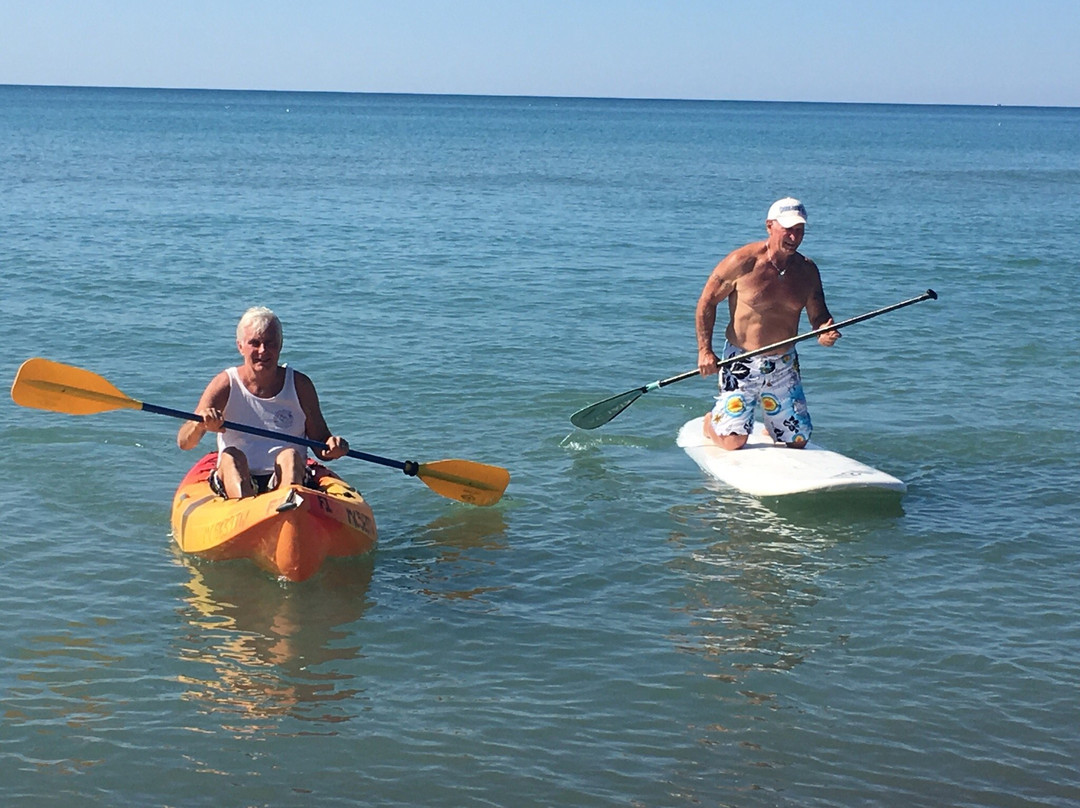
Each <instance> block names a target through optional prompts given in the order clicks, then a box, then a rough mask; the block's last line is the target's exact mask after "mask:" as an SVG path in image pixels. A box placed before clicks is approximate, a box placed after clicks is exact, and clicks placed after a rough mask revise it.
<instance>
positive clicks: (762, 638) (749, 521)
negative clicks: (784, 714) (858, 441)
mask: <svg viewBox="0 0 1080 808" xmlns="http://www.w3.org/2000/svg"><path fill="white" fill-rule="evenodd" d="M713 493H714V496H712V497H711V498H710V499H709V500H708V501H705V502H703V503H701V504H699V505H696V506H685V507H682V508H678V509H676V510H675V511H674V512H673V516H674V518H675V519H676V521H677V522H679V523H680V524H681V525H682V527H683V530H682V531H680V532H678V533H676V534H674V535H673V536H672V539H673V540H674V541H676V542H679V543H680V544H683V545H684V546H685V548H686V552H685V553H684V554H681V555H680V556H679V558H678V559H676V560H675V561H673V562H672V565H673V566H674V567H676V568H678V569H679V571H680V572H681V573H682V575H683V576H684V577H685V580H686V587H685V591H686V606H685V609H686V612H687V614H688V615H689V617H690V626H691V627H692V629H693V631H692V632H689V633H688V635H687V636H686V637H685V638H684V641H683V647H684V648H685V649H686V650H688V651H691V652H693V653H697V654H701V655H703V656H704V657H705V658H707V659H709V660H710V661H711V662H712V663H713V664H712V665H710V666H709V668H707V670H706V675H707V676H710V677H714V678H717V679H720V680H724V681H729V682H739V681H743V680H745V679H746V678H747V677H748V676H749V675H750V674H751V673H755V672H776V671H787V670H790V669H792V668H794V667H795V666H796V665H798V664H800V663H801V662H802V661H803V660H804V659H805V657H806V655H807V653H808V650H807V649H806V648H805V647H802V646H801V645H800V644H798V643H795V642H793V641H792V640H791V639H790V635H791V633H792V632H793V630H795V629H796V628H800V627H805V625H806V618H805V616H804V612H805V610H806V609H808V608H810V607H812V606H814V605H815V604H816V603H817V602H818V600H819V599H820V598H821V597H822V595H823V591H822V588H821V585H820V583H819V579H820V578H821V576H822V575H823V574H826V573H829V572H832V571H835V570H836V569H837V568H838V567H840V566H851V565H860V564H865V563H869V561H870V559H868V558H866V557H865V556H864V555H861V554H859V553H850V554H837V553H836V547H837V545H838V544H840V543H843V542H848V541H853V540H856V539H858V538H859V536H860V535H864V534H865V532H866V531H868V530H872V529H874V526H875V522H880V521H881V520H885V521H886V522H889V521H891V520H892V518H893V517H894V515H895V513H896V510H895V509H896V508H899V499H898V498H897V497H895V496H890V497H888V498H886V499H875V498H871V499H870V500H867V499H866V498H865V497H862V498H854V499H853V498H850V497H844V496H842V495H837V496H836V497H818V498H816V499H803V500H801V501H799V500H797V499H791V498H788V499H787V500H786V501H784V502H782V503H778V502H775V501H774V502H762V501H759V500H756V499H753V498H750V497H745V496H743V495H741V494H738V493H737V492H734V491H731V490H730V489H723V488H722V489H719V490H715V491H713ZM901 512H902V511H901ZM744 695H746V694H744ZM747 697H748V698H751V697H750V696H747ZM752 698H753V700H756V701H761V700H762V699H767V698H769V696H768V695H767V694H765V695H763V694H761V693H756V692H755V693H754V694H753V696H752Z"/></svg>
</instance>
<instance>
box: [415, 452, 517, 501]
mask: <svg viewBox="0 0 1080 808" xmlns="http://www.w3.org/2000/svg"><path fill="white" fill-rule="evenodd" d="M416 476H417V477H419V478H420V480H421V481H422V482H423V483H424V485H426V486H427V487H428V488H430V489H431V490H432V491H434V492H435V493H436V494H440V495H441V496H444V497H447V498H448V499H456V500H457V501H458V502H467V503H469V504H470V505H494V504H495V503H496V502H498V501H499V500H500V499H502V495H503V492H504V491H505V490H506V486H507V485H509V483H510V472H509V471H507V470H506V469H504V468H499V467H498V466H488V465H486V464H484V463H476V462H474V461H472V460H437V461H435V462H434V463H421V464H420V468H419V470H418V471H417V472H416Z"/></svg>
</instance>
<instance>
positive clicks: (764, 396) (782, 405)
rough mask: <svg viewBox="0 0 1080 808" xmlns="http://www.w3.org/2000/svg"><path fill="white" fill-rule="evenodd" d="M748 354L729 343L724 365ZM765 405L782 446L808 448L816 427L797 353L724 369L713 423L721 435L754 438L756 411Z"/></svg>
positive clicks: (772, 431)
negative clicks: (811, 434) (727, 361)
mask: <svg viewBox="0 0 1080 808" xmlns="http://www.w3.org/2000/svg"><path fill="white" fill-rule="evenodd" d="M741 353H746V351H744V350H743V349H742V348H740V347H739V346H738V345H732V344H731V343H726V344H725V345H724V356H723V359H725V360H727V359H730V358H731V357H733V356H738V355H739V354H741ZM758 404H760V406H761V412H762V415H763V416H764V419H765V426H766V428H767V429H768V431H769V434H771V435H772V436H773V438H774V439H775V440H777V441H780V442H782V443H788V444H793V445H796V446H799V445H802V444H804V443H806V442H807V441H808V440H810V433H811V432H812V431H813V427H812V426H811V424H810V413H809V411H808V410H807V408H806V395H805V394H804V393H803V386H802V376H800V375H799V356H798V354H797V353H796V352H795V349H794V348H792V349H791V350H790V351H787V352H786V353H783V354H774V355H771V356H753V357H750V358H749V359H743V360H741V361H739V362H733V363H732V364H730V365H725V366H723V367H722V368H720V394H719V395H718V396H717V397H716V405H715V406H714V407H713V410H712V414H711V416H710V417H711V418H712V425H713V429H714V430H715V431H716V434H717V435H749V434H750V433H751V432H753V430H754V409H755V406H756V405H758Z"/></svg>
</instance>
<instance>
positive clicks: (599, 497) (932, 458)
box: [0, 86, 1080, 807]
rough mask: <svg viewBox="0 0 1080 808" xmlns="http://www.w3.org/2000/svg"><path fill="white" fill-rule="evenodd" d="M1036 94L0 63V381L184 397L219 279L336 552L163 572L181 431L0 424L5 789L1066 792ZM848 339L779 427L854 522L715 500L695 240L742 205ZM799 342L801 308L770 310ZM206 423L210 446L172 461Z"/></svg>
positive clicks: (203, 358)
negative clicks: (583, 415) (283, 366)
mask: <svg viewBox="0 0 1080 808" xmlns="http://www.w3.org/2000/svg"><path fill="white" fill-rule="evenodd" d="M1078 134H1080V110H1075V109H1034V108H1030V109H1025V108H1004V107H993V108H966V107H916V106H863V105H821V104H770V103H760V104H755V103H704V102H693V103H692V102H674V101H671V102H664V101H613V100H611V101H609V100H587V99H577V100H569V99H538V98H472V97H422V96H380V95H334V94H298V93H297V94H294V93H254V92H252V93H247V92H202V91H191V92H185V91H152V90H119V89H115V90H112V89H70V88H41V87H10V86H9V87H0V166H2V169H0V244H2V247H3V249H0V279H2V280H3V294H2V295H0V345H2V346H3V347H2V352H0V375H2V376H3V377H4V378H5V379H7V380H8V381H9V382H10V380H11V379H13V378H14V375H15V371H16V369H17V368H18V366H19V364H20V363H21V362H22V361H23V360H25V359H27V358H29V357H31V356H45V357H48V358H51V359H55V360H58V361H62V362H66V363H69V364H73V365H77V366H80V367H85V368H87V369H89V370H92V371H94V372H96V373H99V374H101V375H103V376H105V377H106V378H107V379H109V380H110V381H111V382H113V383H114V384H115V385H117V386H118V387H120V388H121V389H122V390H123V391H124V392H125V393H127V394H128V395H129V396H131V397H133V398H135V399H138V400H140V401H146V402H150V403H154V404H160V405H164V406H168V407H174V408H179V409H193V408H194V406H195V403H196V401H197V399H198V397H199V394H200V393H201V391H202V388H203V387H204V385H205V384H206V382H207V381H208V380H209V379H210V377H211V376H212V375H213V374H214V373H216V372H217V371H218V370H220V369H221V368H223V367H225V366H227V365H228V364H231V363H234V362H235V361H236V359H237V357H236V354H235V348H234V346H233V331H234V328H235V323H236V320H237V319H238V317H239V315H240V313H241V312H242V311H243V310H244V309H245V308H247V307H248V306H250V305H256V304H261V305H268V306H270V307H272V308H273V309H275V311H277V312H278V313H279V315H280V316H281V318H282V320H283V321H284V324H285V350H284V354H283V358H284V359H285V360H286V361H288V362H290V363H292V364H294V365H295V366H297V367H299V368H300V369H302V370H304V371H305V372H307V373H308V374H309V375H310V376H312V378H313V379H314V380H315V382H316V385H317V387H318V390H319V394H320V398H321V400H322V404H323V409H324V412H325V414H326V416H327V419H328V421H329V423H330V425H331V427H332V429H333V430H334V431H335V432H338V433H341V434H344V435H346V436H347V437H348V438H349V439H350V441H351V443H352V445H353V446H354V448H358V449H362V450H364V451H368V452H373V453H375V454H381V455H384V456H389V457H392V458H396V459H415V460H420V461H431V460H438V459H442V458H447V457H460V458H466V459H471V460H477V461H480V462H485V463H491V464H494V465H501V466H505V467H506V468H508V469H510V471H511V473H512V475H513V479H512V482H511V484H510V487H509V489H508V491H507V494H506V496H505V497H504V499H503V500H502V502H500V503H499V504H498V505H497V506H495V507H493V508H489V509H478V508H470V507H468V506H465V505H461V504H459V503H455V502H452V501H450V500H447V499H444V498H441V497H439V496H438V495H436V494H435V493H434V492H432V491H430V490H428V489H427V488H426V487H424V485H423V484H422V483H421V482H420V481H418V480H415V479H410V478H406V477H404V476H403V475H401V474H400V473H398V472H396V471H393V470H391V469H386V468H383V467H381V466H376V465H371V464H365V463H362V462H359V461H356V460H351V459H343V460H339V461H337V463H336V468H337V470H338V471H339V472H340V473H342V474H343V475H344V476H346V477H347V478H348V479H349V480H350V481H351V482H353V483H354V484H355V485H356V486H357V487H359V488H360V489H361V490H363V491H364V493H365V496H366V497H367V498H368V500H369V501H370V502H371V504H372V506H373V508H374V509H375V513H376V519H377V521H378V524H379V529H380V542H379V546H378V548H377V550H376V551H375V552H374V553H373V554H372V555H370V556H369V557H367V558H365V559H359V560H351V561H342V562H336V563H330V564H328V565H327V567H326V569H325V570H324V571H323V572H322V573H321V574H320V575H319V576H318V577H316V578H315V579H313V580H311V581H308V582H305V583H303V584H282V583H279V582H277V581H275V580H272V579H270V578H269V577H268V576H266V575H265V574H263V573H262V572H260V571H259V570H257V569H256V568H255V567H254V566H253V565H251V564H248V563H246V562H229V563H219V564H213V563H205V562H199V561H197V560H193V559H191V558H188V557H184V556H183V555H182V554H180V553H179V552H178V551H177V550H176V549H175V547H174V545H173V542H172V540H171V538H170V535H169V524H168V523H169V505H170V500H171V497H172V493H173V490H174V489H175V486H176V484H177V483H178V482H179V479H180V477H181V475H182V474H183V472H184V471H185V470H186V469H187V468H188V466H190V464H191V463H193V462H194V461H195V459H196V455H197V454H198V453H196V452H192V453H184V452H181V451H180V450H179V449H177V448H176V445H175V440H174V438H175V432H176V428H177V427H178V425H179V424H178V422H176V421H174V420H172V419H169V418H165V417H162V416H158V415H152V414H148V413H144V412H140V411H131V410H121V411H115V412H109V413H101V414H97V415H88V416H69V415H63V414H57V413H49V412H41V411H36V410H29V409H25V408H20V407H18V406H16V405H15V404H14V403H12V402H11V401H10V400H8V401H7V403H6V404H4V403H0V438H2V440H3V446H4V451H3V452H2V453H0V476H2V478H3V480H4V483H3V485H2V487H0V506H2V507H0V573H2V574H0V612H2V614H3V615H4V617H5V630H4V632H3V633H2V635H0V659H2V660H3V661H2V664H0V711H2V718H0V797H2V802H3V804H4V805H5V806H68V805H80V806H86V805H101V806H204V805H205V806H211V805H213V806H217V805H245V806H255V805H259V806H263V805H266V806H294V805H326V806H332V805H356V804H364V805H385V806H390V805H408V806H414V805H423V806H471V805H476V806H481V805H484V806H515V807H516V806H607V805H634V806H698V805H705V806H785V807H787V806H810V805H812V806H852V805H880V806H900V805H903V806H946V805H948V806H1071V805H1076V804H1078V803H1080V774H1078V771H1077V766H1076V761H1077V760H1080V700H1078V699H1077V697H1076V692H1077V691H1076V682H1077V680H1078V679H1080V598H1078V597H1077V592H1078V589H1077V586H1078V584H1077V582H1078V580H1080V543H1078V541H1077V538H1076V536H1077V528H1078V524H1080V506H1078V505H1077V489H1078V484H1080V470H1078V465H1080V464H1078V463H1077V459H1076V458H1077V453H1076V449H1075V446H1074V444H1073V439H1074V437H1075V429H1074V422H1075V420H1076V418H1075V414H1074V412H1073V406H1072V405H1073V402H1074V400H1075V399H1076V397H1077V393H1078V385H1077V374H1078V373H1080V350H1078V349H1080V346H1078V337H1077V329H1076V326H1075V322H1074V319H1075V312H1076V309H1077V295H1076V291H1075V283H1074V282H1075V280H1076V278H1077V277H1078V270H1080V266H1078V263H1080V262H1078V259H1077V258H1076V251H1075V249H1074V242H1075V235H1076V225H1075V224H1074V223H1073V222H1072V221H1071V219H1070V213H1071V204H1072V202H1073V201H1074V200H1075V199H1076V198H1077V196H1078V194H1080V137H1078ZM788 194H793V195H796V196H798V197H800V198H801V199H802V200H803V201H804V202H805V203H806V204H807V207H808V209H809V213H810V223H809V225H808V228H807V236H806V240H805V242H804V244H803V251H804V252H805V253H806V254H807V255H809V256H810V257H812V258H814V259H815V261H817V263H818V265H819V266H820V268H821V271H822V275H823V279H824V283H825V290H826V294H827V297H828V302H829V305H830V308H831V310H832V312H833V314H834V315H835V316H836V317H837V319H846V318H849V317H853V316H856V315H858V314H861V313H864V312H867V311H871V310H874V309H877V308H880V307H883V306H886V305H889V304H891V303H894V302H898V301H900V300H904V299H907V298H911V297H914V296H917V295H919V294H921V293H922V292H924V291H925V290H926V289H928V288H933V289H935V290H936V291H937V292H938V293H939V295H940V299H939V300H938V301H928V302H924V303H920V304H918V305H916V306H912V307H908V308H905V309H903V310H900V311H897V312H893V313H890V314H887V315H883V316H882V317H878V318H875V319H873V320H871V321H868V322H865V323H862V324H859V325H856V326H852V327H851V328H850V329H848V330H846V331H845V334H844V338H843V339H842V340H841V341H840V343H839V345H838V346H836V347H835V348H832V349H825V348H822V347H821V346H819V345H817V344H816V342H808V343H804V344H803V346H802V347H801V351H800V353H801V356H802V363H803V369H804V380H805V383H806V388H807V395H808V398H809V401H810V407H811V411H812V413H813V417H814V423H815V429H816V431H815V439H816V440H818V441H820V442H821V443H822V444H824V445H827V446H828V447H829V448H833V449H836V450H839V451H841V452H844V453H845V454H849V455H851V456H854V457H857V458H859V459H860V460H863V461H864V462H867V463H870V464H872V465H874V466H877V467H879V468H881V469H883V470H885V471H888V472H890V473H892V474H895V475H896V476H899V477H901V478H902V479H904V480H905V481H907V483H908V485H909V491H908V494H907V495H906V496H905V497H904V498H903V500H902V501H901V502H900V503H899V504H897V503H896V502H890V503H887V504H884V505H883V504H882V503H880V502H872V503H866V502H864V501H860V500H857V499H852V498H847V497H840V498H830V499H828V500H823V499H817V500H809V501H800V502H795V503H778V502H758V501H756V500H753V499H750V498H747V497H745V496H742V495H740V494H738V493H736V492H733V491H731V490H730V489H726V488H724V487H723V486H720V485H719V484H717V483H714V482H711V481H710V480H708V479H707V478H705V477H704V476H703V475H702V473H701V472H700V471H699V470H698V468H697V467H696V466H695V465H694V463H693V462H692V461H691V460H690V459H689V458H688V457H687V456H686V455H685V454H684V453H683V452H682V450H680V449H679V448H678V447H676V446H675V435H676V432H677V431H678V428H679V427H680V426H681V425H682V424H683V423H684V422H685V421H686V420H688V419H689V418H690V417H693V416H695V415H698V414H700V413H701V412H702V411H704V410H705V409H706V408H708V407H709V406H710V404H711V396H712V395H713V384H714V383H713V382H710V381H706V380H702V379H691V380H687V381H684V382H681V383H679V384H677V385H672V386H671V387H669V388H665V389H664V390H661V391H657V392H654V393H650V394H649V395H647V396H644V397H643V398H642V399H640V400H639V401H638V402H637V403H635V404H634V405H633V406H632V407H631V408H630V409H628V410H627V411H626V412H624V413H623V414H622V415H620V416H619V417H618V418H617V419H615V420H614V421H612V422H611V423H610V424H608V425H606V426H605V427H603V428H601V429H598V430H595V431H590V432H585V431H581V430H576V429H574V428H573V427H572V426H571V425H570V423H569V416H570V414H571V413H572V412H574V411H575V410H577V409H579V408H580V407H582V406H584V405H586V404H589V403H591V402H593V401H596V400H599V399H601V398H604V397H606V396H608V395H612V394H614V393H617V392H621V391H623V390H626V389H629V388H632V387H636V386H639V385H642V384H645V383H647V382H650V381H653V380H654V379H659V378H664V377H667V376H671V375H674V374H676V373H680V372H682V371H685V370H689V369H691V368H692V367H693V366H694V365H695V363H696V346H695V343H694V325H693V313H694V304H695V302H696V299H697V295H698V294H699V292H700V289H701V286H702V284H703V283H704V280H705V278H706V276H707V275H708V273H709V271H710V270H711V268H712V267H713V265H714V264H715V263H716V261H717V260H718V259H719V258H720V257H722V256H723V255H724V254H726V253H727V252H728V251H729V250H731V249H733V248H735V247H737V246H739V245H741V244H743V243H745V242H747V241H750V240H754V239H757V238H760V237H762V235H763V234H764V222H763V220H764V214H765V211H766V209H767V208H768V205H769V204H770V203H771V202H772V201H773V200H774V199H776V198H777V197H780V196H784V195H788ZM804 324H805V323H804ZM204 445H205V446H206V447H207V448H209V446H210V442H209V440H207V441H205V442H204Z"/></svg>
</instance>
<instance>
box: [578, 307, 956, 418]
mask: <svg viewBox="0 0 1080 808" xmlns="http://www.w3.org/2000/svg"><path fill="white" fill-rule="evenodd" d="M924 300H937V292H935V291H934V290H933V289H927V290H926V292H925V294H921V295H919V296H918V297H913V298H911V299H910V300H904V301H901V302H900V303H893V304H892V305H891V306H886V307H885V308H883V309H878V310H877V311H871V312H868V313H866V314H860V315H859V316H858V317H852V318H851V319H850V320H844V321H843V322H842V323H833V324H832V325H827V326H824V327H822V328H818V329H816V330H814V331H807V332H806V333H805V334H799V335H798V336H797V337H791V338H790V339H785V340H781V341H780V342H774V343H773V344H772V345H766V346H765V347H764V348H757V349H755V350H753V351H747V352H746V353H741V354H739V355H738V356H732V357H729V358H728V359H724V360H722V361H720V362H718V363H717V367H724V366H725V365H732V364H734V363H736V362H741V361H743V360H744V359H750V358H751V357H753V356H760V355H761V354H766V353H771V352H772V351H775V350H777V349H778V348H784V347H786V346H788V345H794V344H795V343H796V342H802V341H803V340H806V339H810V338H812V337H817V336H819V335H821V334H825V333H827V332H829V331H838V330H839V329H841V328H846V327H847V326H849V325H855V323H861V322H862V321H863V320H869V319H870V318H871V317H877V316H878V315H879V314H885V313H886V312H890V311H895V310H896V309H902V308H903V307H904V306H910V305H911V304H912V303H921V302H922V301H924ZM700 373H701V371H699V370H697V369H694V370H688V371H686V373H680V374H679V375H678V376H672V377H671V378H669V379H661V380H660V381H655V382H652V383H651V384H646V385H644V386H643V387H635V388H634V389H633V390H627V391H626V392H625V393H619V394H618V395H617V396H611V398H605V399H604V400H603V401H597V402H596V403H595V404H590V405H589V406H588V407H583V408H582V409H580V410H578V411H577V412H575V413H574V414H573V415H571V416H570V423H572V424H573V425H574V426H576V427H579V428H581V429H596V428H597V427H598V426H603V425H604V424H606V423H607V422H608V421H610V420H612V419H613V418H615V416H616V415H618V414H619V413H620V412H622V411H623V410H625V409H626V408H627V407H629V406H630V405H631V404H633V403H634V402H635V401H637V400H638V399H639V398H641V397H642V396H643V395H645V394H646V393H651V392H652V391H653V390H659V389H660V388H661V387H667V386H668V385H669V384H675V382H681V381H683V380H684V379H691V378H693V377H694V376H698V375H700Z"/></svg>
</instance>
